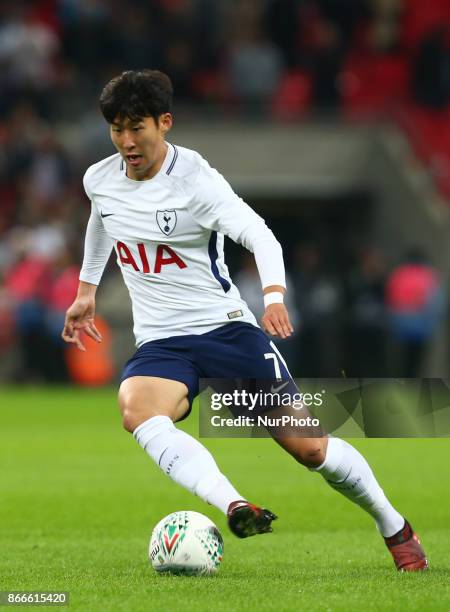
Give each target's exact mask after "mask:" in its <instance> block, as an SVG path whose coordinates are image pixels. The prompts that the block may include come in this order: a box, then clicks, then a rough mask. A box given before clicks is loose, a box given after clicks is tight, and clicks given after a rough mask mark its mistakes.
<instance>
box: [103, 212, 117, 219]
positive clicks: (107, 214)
mask: <svg viewBox="0 0 450 612" xmlns="http://www.w3.org/2000/svg"><path fill="white" fill-rule="evenodd" d="M113 214H114V213H106V214H103V213H102V212H101V213H100V216H101V218H102V219H104V218H105V217H112V216H113Z"/></svg>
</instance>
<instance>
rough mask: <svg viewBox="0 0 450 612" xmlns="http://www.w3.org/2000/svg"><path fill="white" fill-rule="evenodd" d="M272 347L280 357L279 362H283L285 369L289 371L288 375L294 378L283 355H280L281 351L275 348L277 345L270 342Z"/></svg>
mask: <svg viewBox="0 0 450 612" xmlns="http://www.w3.org/2000/svg"><path fill="white" fill-rule="evenodd" d="M270 346H271V347H272V348H273V350H274V351H275V353H276V354H277V355H278V358H279V360H280V361H281V363H282V364H283V365H284V367H285V368H286V370H287V373H288V374H289V376H290V377H291V378H292V374H291V373H290V372H289V368H288V366H287V363H286V361H285V359H284V357H283V355H282V354H281V353H280V351H279V350H278V349H277V347H276V346H275V344H274V343H273V342H272V340H270Z"/></svg>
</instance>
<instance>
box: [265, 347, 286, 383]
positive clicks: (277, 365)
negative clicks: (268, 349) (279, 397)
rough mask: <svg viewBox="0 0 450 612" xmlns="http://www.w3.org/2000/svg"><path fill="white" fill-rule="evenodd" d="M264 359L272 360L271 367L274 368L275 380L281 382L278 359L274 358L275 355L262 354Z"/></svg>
mask: <svg viewBox="0 0 450 612" xmlns="http://www.w3.org/2000/svg"><path fill="white" fill-rule="evenodd" d="M264 359H273V367H274V368H275V378H276V379H277V380H282V376H281V370H280V362H279V361H278V357H277V356H276V354H275V353H264Z"/></svg>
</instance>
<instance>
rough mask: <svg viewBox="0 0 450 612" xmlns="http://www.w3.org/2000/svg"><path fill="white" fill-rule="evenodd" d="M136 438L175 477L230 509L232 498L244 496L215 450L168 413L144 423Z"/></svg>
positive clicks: (224, 510) (136, 431) (214, 502)
mask: <svg viewBox="0 0 450 612" xmlns="http://www.w3.org/2000/svg"><path fill="white" fill-rule="evenodd" d="M133 436H134V438H135V439H136V440H137V441H138V442H139V444H140V445H141V446H142V448H143V449H144V450H145V451H146V453H147V454H148V455H149V456H150V457H151V458H152V459H153V460H154V461H155V462H156V463H157V464H158V465H159V467H160V468H161V469H162V470H163V472H165V473H166V474H167V475H168V476H170V478H172V480H174V481H175V482H177V483H178V484H180V485H181V486H183V487H184V488H185V489H188V491H190V492H191V493H194V494H195V495H198V497H201V498H202V499H203V500H204V501H206V502H207V503H209V504H212V505H213V506H216V507H217V508H219V510H222V512H223V513H224V514H226V513H227V510H228V506H229V505H230V504H231V502H234V501H237V500H238V499H244V498H243V497H242V496H241V495H239V493H238V492H237V491H236V489H235V488H234V487H233V486H232V485H231V483H230V482H229V480H228V479H227V478H226V477H225V476H224V475H223V474H222V473H221V472H220V470H219V468H218V467H217V464H216V462H215V461H214V459H213V457H212V455H211V453H210V452H209V451H208V450H206V448H205V447H204V446H203V445H202V444H200V442H198V441H197V440H195V439H194V438H193V437H192V436H190V435H189V434H187V433H185V432H184V431H181V430H180V429H177V428H176V427H175V425H174V424H173V423H172V420H171V419H170V418H169V417H167V416H155V417H152V418H150V419H147V421H144V423H141V425H139V426H138V427H137V428H136V429H135V430H134V431H133Z"/></svg>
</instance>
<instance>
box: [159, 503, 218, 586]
mask: <svg viewBox="0 0 450 612" xmlns="http://www.w3.org/2000/svg"><path fill="white" fill-rule="evenodd" d="M148 554H149V559H150V563H151V564H152V566H153V567H154V568H155V570H156V571H157V572H169V573H171V574H185V575H189V576H199V575H201V574H203V575H205V574H213V573H214V572H216V571H217V570H218V569H219V566H220V563H221V561H222V556H223V539H222V536H221V535H220V531H219V530H218V529H217V527H216V526H215V525H214V523H213V522H212V521H210V520H209V518H208V517H207V516H204V515H203V514H200V513H199V512H191V511H190V510H182V511H180V512H173V513H172V514H169V515H168V516H165V517H164V518H163V519H161V520H160V521H159V523H158V524H157V525H156V527H155V528H154V529H153V533H152V537H151V539H150V546H149V551H148Z"/></svg>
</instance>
